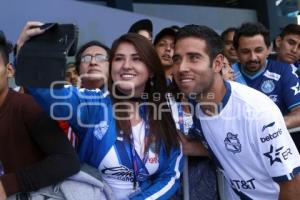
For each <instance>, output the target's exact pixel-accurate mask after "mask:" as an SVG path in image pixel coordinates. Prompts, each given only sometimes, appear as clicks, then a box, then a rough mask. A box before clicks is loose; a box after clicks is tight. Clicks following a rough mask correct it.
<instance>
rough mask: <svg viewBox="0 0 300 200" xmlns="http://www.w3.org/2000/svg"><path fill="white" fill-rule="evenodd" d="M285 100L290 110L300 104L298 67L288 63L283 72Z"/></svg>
mask: <svg viewBox="0 0 300 200" xmlns="http://www.w3.org/2000/svg"><path fill="white" fill-rule="evenodd" d="M282 79H283V81H282V87H283V88H282V89H283V90H282V91H283V94H282V95H283V100H284V102H285V104H286V106H287V108H288V109H289V110H291V109H293V108H295V107H297V106H300V82H299V77H298V75H297V68H296V67H294V66H292V65H287V66H286V67H285V68H284V72H283V73H282Z"/></svg>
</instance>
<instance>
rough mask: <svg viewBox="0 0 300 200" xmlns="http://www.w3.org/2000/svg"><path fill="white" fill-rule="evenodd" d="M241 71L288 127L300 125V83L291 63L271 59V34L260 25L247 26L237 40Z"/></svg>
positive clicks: (238, 32)
mask: <svg viewBox="0 0 300 200" xmlns="http://www.w3.org/2000/svg"><path fill="white" fill-rule="evenodd" d="M233 44H234V47H235V48H236V50H237V54H238V58H239V61H240V63H238V69H239V70H240V72H241V76H242V77H243V79H244V80H245V82H246V84H247V85H248V86H250V87H252V88H254V89H256V90H259V91H261V92H263V93H264V94H266V95H267V96H268V97H269V98H270V99H272V100H273V101H274V103H275V104H276V105H277V106H278V107H279V109H280V111H281V113H282V114H283V115H284V120H285V124H286V126H287V128H294V127H299V126H300V117H299V115H300V83H299V79H298V76H297V74H296V72H295V69H294V68H292V67H291V66H290V65H289V64H287V63H281V62H278V61H274V60H268V59H267V57H268V54H269V46H270V41H269V32H268V30H267V29H266V28H265V27H264V26H263V25H262V24H260V23H245V24H242V25H241V27H240V28H239V29H238V30H237V31H236V33H235V35H234V41H233Z"/></svg>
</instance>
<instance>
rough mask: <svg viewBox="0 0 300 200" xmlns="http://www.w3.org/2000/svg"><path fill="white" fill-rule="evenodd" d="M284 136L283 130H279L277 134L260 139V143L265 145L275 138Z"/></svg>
mask: <svg viewBox="0 0 300 200" xmlns="http://www.w3.org/2000/svg"><path fill="white" fill-rule="evenodd" d="M281 134H282V130H281V129H278V131H276V132H275V133H271V134H269V135H267V136H266V137H263V138H260V141H261V142H262V143H265V142H267V141H271V140H273V139H275V138H277V137H278V136H280V135H281Z"/></svg>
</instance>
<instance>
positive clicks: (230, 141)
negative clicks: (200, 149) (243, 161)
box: [224, 132, 242, 154]
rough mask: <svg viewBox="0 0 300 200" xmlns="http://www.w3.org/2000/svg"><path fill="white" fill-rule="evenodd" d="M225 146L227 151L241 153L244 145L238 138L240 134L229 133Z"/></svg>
mask: <svg viewBox="0 0 300 200" xmlns="http://www.w3.org/2000/svg"><path fill="white" fill-rule="evenodd" d="M224 144H225V147H226V149H227V151H230V152H232V153H234V154H235V153H240V152H241V151H242V146H241V143H240V140H239V138H238V134H233V133H231V132H228V133H227V137H226V138H225V140H224Z"/></svg>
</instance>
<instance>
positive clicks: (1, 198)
mask: <svg viewBox="0 0 300 200" xmlns="http://www.w3.org/2000/svg"><path fill="white" fill-rule="evenodd" d="M5 199H6V193H5V191H4V188H3V185H2V182H1V181H0V200H5Z"/></svg>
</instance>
